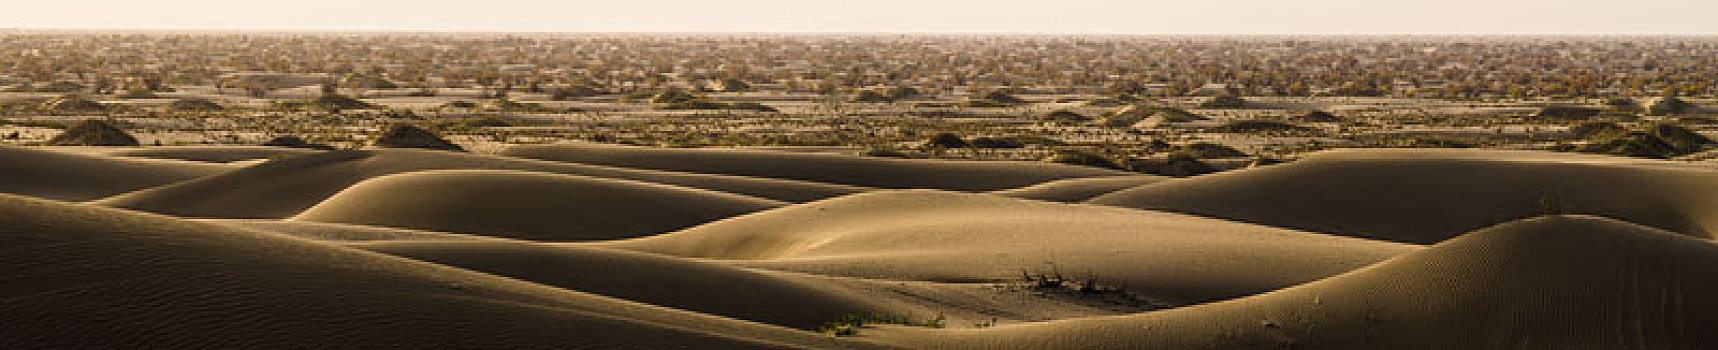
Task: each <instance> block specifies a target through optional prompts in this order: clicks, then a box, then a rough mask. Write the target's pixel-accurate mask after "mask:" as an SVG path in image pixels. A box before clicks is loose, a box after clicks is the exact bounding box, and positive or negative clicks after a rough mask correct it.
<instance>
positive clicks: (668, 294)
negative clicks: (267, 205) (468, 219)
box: [349, 241, 1121, 330]
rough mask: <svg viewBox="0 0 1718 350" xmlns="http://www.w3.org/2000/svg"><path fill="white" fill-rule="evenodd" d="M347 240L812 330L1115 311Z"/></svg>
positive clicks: (988, 292) (541, 253)
mask: <svg viewBox="0 0 1718 350" xmlns="http://www.w3.org/2000/svg"><path fill="white" fill-rule="evenodd" d="M349 246H352V247H357V248H362V249H368V250H371V251H376V252H382V253H388V254H393V255H398V256H403V257H409V258H413V259H419V260H424V261H431V262H436V263H441V264H447V265H451V266H457V267H460V268H466V269H471V270H476V271H482V272H487V273H492V274H497V275H502V276H507V277H513V278H518V279H523V280H527V281H532V282H537V283H542V284H547V285H552V286H557V287H562V288H566V289H571V290H578V291H582V292H589V293H596V294H602V295H607V296H613V297H618V298H622V299H627V300H632V301H638V302H644V303H648V304H652V305H661V306H666V307H673V308H677V309H685V310H692V311H697V312H702V313H708V314H714V315H721V316H728V317H734V318H739V319H745V320H751V321H758V322H764V323H770V324H776V325H783V326H790V327H796V328H801V329H807V330H815V329H817V328H818V327H820V326H822V325H824V324H826V323H828V322H832V321H835V320H838V319H840V318H841V316H843V315H848V314H860V315H887V316H895V317H902V318H906V319H910V320H913V321H917V322H925V321H928V320H931V319H933V318H935V317H936V316H938V315H941V316H943V317H944V318H945V319H944V322H945V323H946V324H948V325H949V326H950V327H963V326H970V325H971V324H974V323H977V322H985V321H989V320H990V319H992V318H997V319H999V320H1002V321H1021V320H1043V319H1060V318H1069V317H1083V316H1095V315H1115V314H1120V313H1121V311H1117V310H1115V308H1117V306H1116V305H1112V304H1103V303H1097V302H1095V301H1094V300H1082V299H1080V298H1073V297H1066V296H1063V297H1055V296H1052V297H1046V296H1044V295H1034V294H1031V293H1028V292H1026V291H1022V290H1009V289H1005V288H998V287H997V286H996V285H993V284H983V283H934V282H921V281H889V280H868V279H857V278H844V277H829V276H817V275H808V274H799V273H788V272H779V271H770V270H760V269H750V268H742V267H735V266H731V265H728V264H724V263H722V262H721V261H710V260H700V259H688V258H679V257H672V256H665V255H657V254H648V253H640V252H632V251H626V250H618V249H605V248H598V247H591V246H574V245H564V244H562V245H552V244H541V243H531V242H520V241H513V242H500V241H491V242H457V241H434V242H431V241H364V242H354V243H352V244H350V245H349Z"/></svg>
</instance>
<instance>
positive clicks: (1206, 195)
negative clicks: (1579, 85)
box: [1089, 149, 1718, 243]
mask: <svg viewBox="0 0 1718 350" xmlns="http://www.w3.org/2000/svg"><path fill="white" fill-rule="evenodd" d="M1708 193H1718V170H1713V169H1712V168H1709V167H1702V166H1689V165H1683V164H1680V163H1675V162H1667V161H1651V160H1638V159H1627V158H1619V157H1608V156H1595V155H1580V154H1562V153H1550V152H1531V151H1484V150H1425V149H1418V150H1416V149H1395V150H1380V149H1352V150H1334V151H1325V152H1320V153H1317V154H1315V155H1313V156H1311V157H1308V158H1306V159H1302V160H1300V161H1297V162H1294V163H1291V164H1282V165H1277V166H1270V167H1264V168H1259V169H1251V170H1244V171H1235V172H1227V173H1219V174H1212V175H1206V176H1198V177H1193V178H1186V179H1176V180H1169V181H1163V182H1159V183H1156V184H1151V185H1146V186H1141V187H1137V188H1133V189H1128V190H1123V191H1118V192H1114V193H1110V194H1107V195H1103V196H1099V197H1097V198H1094V199H1092V200H1091V201H1089V203H1093V204H1102V205H1112V206H1122V207H1131V208H1141V209H1154V210H1165V211H1174V212H1182V213H1192V214H1198V215H1205V216H1211V217H1219V218H1226V219H1235V220H1241V221H1246V222H1255V223H1261V224H1266V225H1272V226H1280V227H1287V228H1294V229H1300V230H1307V231H1316V232H1326V233H1336V234H1343V235H1351V236H1358V237H1367V238H1375V239H1383V240H1391V241H1399V242H1414V243H1435V242H1438V241H1442V240H1444V239H1447V238H1450V237H1453V236H1455V235H1457V234H1460V233H1462V232H1467V231H1471V230H1474V229H1478V228H1480V227H1485V226H1487V225H1491V224H1493V223H1497V222H1504V221H1509V220H1514V219H1520V218H1525V217H1531V216H1535V215H1540V214H1544V213H1547V212H1551V211H1552V210H1555V209H1547V208H1561V209H1560V210H1561V211H1562V212H1565V213H1575V214H1595V215H1601V216H1606V217H1613V218H1618V219H1622V220H1627V221H1631V222H1635V223H1640V224H1644V225H1648V226H1653V227H1658V228H1662V229H1666V230H1671V231H1675V232H1681V233H1686V234H1692V235H1697V236H1701V237H1710V236H1711V235H1712V234H1713V233H1718V197H1714V196H1710V195H1705V194H1708ZM1546 199H1549V200H1550V201H1551V202H1554V203H1555V204H1554V205H1551V206H1546V205H1542V204H1541V201H1542V200H1546Z"/></svg>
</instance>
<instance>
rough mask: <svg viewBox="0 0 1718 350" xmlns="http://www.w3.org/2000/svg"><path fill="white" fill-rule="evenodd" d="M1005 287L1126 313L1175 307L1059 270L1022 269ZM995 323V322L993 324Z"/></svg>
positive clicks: (1118, 287) (1094, 279)
mask: <svg viewBox="0 0 1718 350" xmlns="http://www.w3.org/2000/svg"><path fill="white" fill-rule="evenodd" d="M1002 287H1003V288H1004V289H1005V290H1017V291H1025V292H1028V293H1033V294H1035V295H1040V296H1055V297H1065V298H1073V299H1076V300H1079V301H1082V302H1085V303H1087V304H1091V305H1098V306H1105V307H1112V308H1117V309H1122V310H1125V311H1149V310H1155V309H1164V308H1169V307H1173V305H1170V304H1167V303H1161V302H1155V301H1152V300H1150V299H1149V298H1146V297H1145V296H1142V295H1139V294H1137V293H1134V292H1130V291H1128V290H1127V288H1125V287H1122V286H1120V285H1114V284H1107V283H1103V281H1101V280H1100V279H1099V278H1098V277H1096V276H1089V277H1085V278H1078V277H1073V276H1067V275H1064V274H1062V272H1061V271H1059V270H1055V269H1052V270H1051V271H1049V272H1044V273H1032V272H1029V271H1026V270H1021V271H1020V276H1019V279H1018V280H1015V281H1014V282H1012V283H1009V284H1005V285H1003V286H1002ZM994 322H995V321H992V325H994Z"/></svg>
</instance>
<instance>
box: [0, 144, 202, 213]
mask: <svg viewBox="0 0 1718 350" xmlns="http://www.w3.org/2000/svg"><path fill="white" fill-rule="evenodd" d="M0 168H4V169H6V171H4V172H0V192H5V193H14V194H21V195H26V196H33V197H42V198H50V199H58V200H69V201H83V200H91V199H97V198H102V197H107V196H112V195H116V194H120V193H125V192H129V191H134V190H140V189H145V188H150V187H155V186H161V185H166V184H170V183H174V182H179V181H185V180H190V179H194V178H197V177H201V176H205V175H211V174H215V173H219V172H223V171H227V170H228V169H229V168H227V167H225V166H222V165H218V164H207V163H198V162H184V161H169V160H155V159H133V158H121V157H108V156H99V155H89V154H78V153H71V152H60V151H49V150H42V149H36V148H21V147H0Z"/></svg>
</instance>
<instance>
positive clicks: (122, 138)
mask: <svg viewBox="0 0 1718 350" xmlns="http://www.w3.org/2000/svg"><path fill="white" fill-rule="evenodd" d="M48 145H53V146H137V145H138V143H137V138H136V137H132V136H131V134H127V133H125V130H120V129H119V127H115V126H113V124H108V123H107V122H106V121H102V120H100V119H85V120H84V121H81V122H78V123H77V124H74V125H72V126H71V127H70V128H66V131H65V132H62V133H60V134H59V135H57V136H54V138H52V139H49V140H48Z"/></svg>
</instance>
